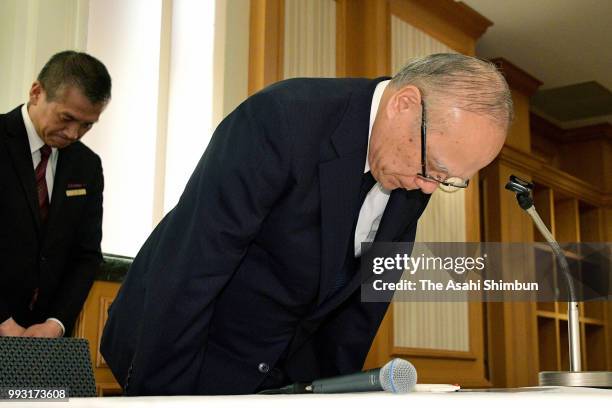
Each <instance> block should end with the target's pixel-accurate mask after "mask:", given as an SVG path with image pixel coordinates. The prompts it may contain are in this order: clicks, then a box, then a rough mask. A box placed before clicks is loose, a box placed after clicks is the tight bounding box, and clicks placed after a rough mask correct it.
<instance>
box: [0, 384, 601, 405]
mask: <svg viewBox="0 0 612 408" xmlns="http://www.w3.org/2000/svg"><path fill="white" fill-rule="evenodd" d="M41 404H42V405H41ZM0 406H2V407H5V406H6V407H12V408H26V407H36V408H40V407H42V408H56V407H57V408H59V407H70V408H77V407H79V408H80V407H83V408H85V407H87V408H145V407H146V408H151V407H172V408H187V407H198V408H209V407H224V408H236V407H249V408H274V407H279V408H280V407H282V408H324V407H333V408H361V407H364V408H365V407H367V408H393V407H398V408H414V407H425V408H438V407H443V408H477V407H486V408H505V407H511V408H528V407H532V406H537V407H539V408H548V407H552V408H561V407H572V408H599V407H602V408H603V407H612V390H603V389H596V388H571V387H541V388H539V389H537V390H534V389H530V388H526V389H523V390H522V391H521V392H499V391H498V392H452V393H420V392H419V393H416V392H415V393H410V394H403V395H398V394H390V393H385V392H372V393H354V394H333V395H331V394H328V395H322V394H317V395H313V394H309V395H242V396H173V397H104V398H71V399H70V400H69V401H64V402H48V403H41V402H40V401H21V402H4V401H3V402H0Z"/></svg>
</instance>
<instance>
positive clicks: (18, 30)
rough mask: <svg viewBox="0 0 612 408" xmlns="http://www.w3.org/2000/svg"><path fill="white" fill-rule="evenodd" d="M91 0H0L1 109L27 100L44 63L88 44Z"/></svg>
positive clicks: (81, 48)
mask: <svg viewBox="0 0 612 408" xmlns="http://www.w3.org/2000/svg"><path fill="white" fill-rule="evenodd" d="M87 12H88V0H44V1H41V0H0V80H1V81H2V91H1V92H0V112H7V111H9V110H11V109H13V108H14V107H15V106H17V105H19V104H21V103H24V102H25V101H26V100H27V96H28V91H29V89H30V86H31V85H32V82H33V81H34V80H35V79H36V75H37V74H38V72H39V71H40V70H41V68H42V67H43V65H44V63H45V62H46V61H47V60H48V59H49V58H50V57H51V55H53V54H55V53H56V52H58V51H62V50H65V49H78V50H83V49H84V48H85V42H86V38H87V32H86V27H87Z"/></svg>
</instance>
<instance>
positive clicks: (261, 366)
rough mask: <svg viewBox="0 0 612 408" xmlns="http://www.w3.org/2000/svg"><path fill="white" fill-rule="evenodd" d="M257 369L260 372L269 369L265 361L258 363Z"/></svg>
mask: <svg viewBox="0 0 612 408" xmlns="http://www.w3.org/2000/svg"><path fill="white" fill-rule="evenodd" d="M257 369H258V370H259V372H260V373H267V372H268V371H270V366H269V365H267V364H266V363H259V365H258V366H257Z"/></svg>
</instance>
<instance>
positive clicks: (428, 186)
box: [415, 177, 438, 194]
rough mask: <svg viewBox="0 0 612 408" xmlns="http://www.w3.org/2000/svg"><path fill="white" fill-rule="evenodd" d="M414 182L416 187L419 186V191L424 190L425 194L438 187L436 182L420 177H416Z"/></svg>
mask: <svg viewBox="0 0 612 408" xmlns="http://www.w3.org/2000/svg"><path fill="white" fill-rule="evenodd" d="M415 183H416V185H417V187H418V188H420V189H421V191H422V192H424V193H425V194H431V193H433V192H434V191H436V188H438V183H437V182H435V181H431V180H425V179H422V178H420V177H416V179H415Z"/></svg>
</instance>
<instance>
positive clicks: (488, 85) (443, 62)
mask: <svg viewBox="0 0 612 408" xmlns="http://www.w3.org/2000/svg"><path fill="white" fill-rule="evenodd" d="M391 85H392V86H394V87H396V88H401V87H403V86H406V85H414V86H416V87H417V88H419V90H420V91H421V93H422V94H423V98H424V99H425V101H426V102H427V104H428V105H434V106H435V105H439V104H440V103H441V102H444V103H446V104H450V105H451V106H454V107H456V108H459V109H463V110H466V111H470V112H474V113H478V114H484V115H488V116H490V117H491V118H493V119H494V120H495V121H497V122H498V123H500V124H502V125H506V126H509V125H510V123H511V122H512V119H513V106H512V95H511V93H510V89H509V88H508V84H507V83H506V80H505V79H504V77H503V76H502V74H501V73H500V72H499V70H498V69H497V67H496V66H495V65H494V64H493V63H491V62H489V61H485V60H482V59H479V58H474V57H469V56H466V55H461V54H450V53H448V54H432V55H428V56H426V57H423V58H417V59H415V60H412V61H410V62H409V63H408V64H407V65H405V66H404V67H403V68H402V69H401V70H400V71H399V72H398V73H397V74H396V75H395V76H394V77H393V78H392V79H391Z"/></svg>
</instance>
